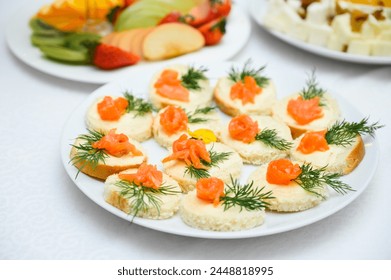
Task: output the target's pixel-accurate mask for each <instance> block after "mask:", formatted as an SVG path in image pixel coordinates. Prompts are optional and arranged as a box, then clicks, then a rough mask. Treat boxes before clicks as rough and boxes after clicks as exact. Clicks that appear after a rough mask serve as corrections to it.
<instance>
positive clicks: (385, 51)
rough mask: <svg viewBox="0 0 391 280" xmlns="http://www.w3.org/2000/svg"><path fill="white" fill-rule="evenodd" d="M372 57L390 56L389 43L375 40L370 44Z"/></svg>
mask: <svg viewBox="0 0 391 280" xmlns="http://www.w3.org/2000/svg"><path fill="white" fill-rule="evenodd" d="M371 54H372V55H376V56H391V42H389V41H381V40H376V41H374V42H373V44H372V51H371Z"/></svg>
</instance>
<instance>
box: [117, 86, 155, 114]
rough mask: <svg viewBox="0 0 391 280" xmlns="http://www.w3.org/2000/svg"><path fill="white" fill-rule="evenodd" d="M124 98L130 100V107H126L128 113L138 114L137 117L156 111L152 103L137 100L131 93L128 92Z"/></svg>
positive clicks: (140, 99)
mask: <svg viewBox="0 0 391 280" xmlns="http://www.w3.org/2000/svg"><path fill="white" fill-rule="evenodd" d="M124 97H125V98H126V100H128V107H126V112H127V113H129V112H132V111H134V112H137V113H136V116H143V115H145V114H147V113H150V112H152V111H153V110H154V108H153V106H152V104H151V103H149V102H147V101H145V100H144V99H142V98H137V97H135V96H134V95H133V94H131V93H130V92H128V91H126V92H125V93H124Z"/></svg>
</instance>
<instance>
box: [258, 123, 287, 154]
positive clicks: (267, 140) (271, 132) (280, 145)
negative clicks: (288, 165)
mask: <svg viewBox="0 0 391 280" xmlns="http://www.w3.org/2000/svg"><path fill="white" fill-rule="evenodd" d="M255 140H257V141H262V142H263V143H264V144H265V145H267V146H269V147H272V148H275V149H277V150H280V151H286V150H289V149H290V148H291V147H292V143H291V142H289V141H287V140H285V139H283V138H281V137H279V136H278V135H277V131H276V130H275V129H268V128H265V129H263V130H262V131H261V132H260V133H258V134H257V135H256V136H255Z"/></svg>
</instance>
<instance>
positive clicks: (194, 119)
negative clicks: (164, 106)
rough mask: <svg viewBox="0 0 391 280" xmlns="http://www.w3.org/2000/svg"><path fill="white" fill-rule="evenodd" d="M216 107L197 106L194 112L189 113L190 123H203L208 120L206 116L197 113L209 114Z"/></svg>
mask: <svg viewBox="0 0 391 280" xmlns="http://www.w3.org/2000/svg"><path fill="white" fill-rule="evenodd" d="M215 109H216V107H203V108H197V109H196V110H194V111H193V112H190V113H187V119H188V122H189V123H202V122H206V121H208V119H206V118H202V117H200V116H197V115H207V114H209V113H210V112H212V111H214V110H215Z"/></svg>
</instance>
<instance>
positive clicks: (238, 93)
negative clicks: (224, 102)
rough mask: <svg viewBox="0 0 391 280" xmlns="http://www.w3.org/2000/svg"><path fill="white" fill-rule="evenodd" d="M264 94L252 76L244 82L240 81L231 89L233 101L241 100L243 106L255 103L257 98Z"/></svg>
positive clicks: (247, 77)
mask: <svg viewBox="0 0 391 280" xmlns="http://www.w3.org/2000/svg"><path fill="white" fill-rule="evenodd" d="M261 92H262V88H261V87H259V86H258V85H257V82H256V81H255V79H254V78H253V77H251V76H246V77H244V82H242V81H238V82H237V83H236V84H234V85H233V86H232V87H231V92H230V97H231V99H240V100H242V104H243V105H245V104H247V103H254V102H255V101H254V99H255V96H256V95H257V94H260V93H261Z"/></svg>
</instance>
